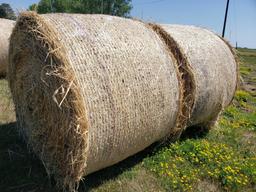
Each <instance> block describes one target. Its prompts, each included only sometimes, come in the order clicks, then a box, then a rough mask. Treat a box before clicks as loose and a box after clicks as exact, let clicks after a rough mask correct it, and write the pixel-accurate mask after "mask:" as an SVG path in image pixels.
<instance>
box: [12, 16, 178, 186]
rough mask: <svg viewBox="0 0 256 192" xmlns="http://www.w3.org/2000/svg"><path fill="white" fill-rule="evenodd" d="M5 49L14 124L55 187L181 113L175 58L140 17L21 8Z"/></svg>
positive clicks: (123, 154) (139, 145)
mask: <svg viewBox="0 0 256 192" xmlns="http://www.w3.org/2000/svg"><path fill="white" fill-rule="evenodd" d="M9 57H10V64H9V71H10V75H9V84H10V88H11V92H12V95H13V99H14V103H15V107H16V115H17V120H18V122H19V124H20V130H21V133H22V134H23V135H24V137H25V139H26V141H27V142H28V143H29V144H30V146H31V147H32V149H33V151H34V152H35V153H36V154H37V155H38V156H39V157H40V159H41V160H42V162H43V164H44V166H45V168H46V170H47V172H48V174H54V175H55V178H56V180H57V183H58V186H60V187H62V188H64V189H70V190H71V189H74V188H75V186H76V184H77V183H78V182H79V181H80V179H81V178H82V177H83V176H85V175H87V174H89V173H92V172H94V171H97V170H99V169H102V168H104V167H107V166H110V165H112V164H115V163H117V162H119V161H121V160H123V159H125V158H127V157H128V156H130V155H133V154H135V153H136V152H138V151H141V150H143V149H144V148H145V147H147V146H149V145H150V144H152V143H154V142H155V141H158V140H160V139H162V138H164V137H166V136H168V135H169V134H170V133H171V132H172V130H173V128H174V127H175V124H176V123H177V121H176V120H177V119H178V116H179V115H180V109H181V106H180V104H181V102H180V100H182V97H181V94H180V84H179V83H178V77H177V73H178V69H177V67H176V64H177V63H176V61H175V59H173V57H171V55H170V52H169V51H168V50H167V49H166V45H165V44H164V43H163V42H162V41H161V39H160V38H159V36H158V35H157V34H156V33H155V32H154V31H153V30H152V29H151V28H149V27H148V25H146V24H143V23H142V22H139V21H134V20H130V19H124V18H118V17H112V16H106V15H105V16H103V15H79V14H75V15H72V14H46V15H37V14H36V13H33V12H25V13H22V14H21V15H20V17H19V19H18V21H17V23H16V26H15V28H14V31H13V33H12V36H11V42H10V51H9Z"/></svg>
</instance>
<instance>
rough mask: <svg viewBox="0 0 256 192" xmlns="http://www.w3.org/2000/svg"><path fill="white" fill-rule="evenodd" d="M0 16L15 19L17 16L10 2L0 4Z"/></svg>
mask: <svg viewBox="0 0 256 192" xmlns="http://www.w3.org/2000/svg"><path fill="white" fill-rule="evenodd" d="M0 18H5V19H12V20H15V19H16V16H15V14H14V11H13V10H12V8H11V6H10V5H9V4H8V3H2V4H1V5H0Z"/></svg>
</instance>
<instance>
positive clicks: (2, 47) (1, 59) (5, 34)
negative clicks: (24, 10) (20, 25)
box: [0, 18, 14, 78]
mask: <svg viewBox="0 0 256 192" xmlns="http://www.w3.org/2000/svg"><path fill="white" fill-rule="evenodd" d="M13 27H14V21H12V20H8V19H2V18H0V78H2V77H5V76H6V73H7V65H8V49H9V37H10V35H11V32H12V29H13Z"/></svg>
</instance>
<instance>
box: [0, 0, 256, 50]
mask: <svg viewBox="0 0 256 192" xmlns="http://www.w3.org/2000/svg"><path fill="white" fill-rule="evenodd" d="M38 1H39V0H0V3H3V2H5V3H9V4H10V5H11V6H12V7H13V8H14V9H15V10H16V11H17V10H19V11H21V10H25V9H26V8H28V6H29V5H31V4H32V3H37V2H38ZM132 4H133V9H132V11H131V15H132V16H133V17H137V18H140V19H143V20H146V21H152V22H158V23H171V24H174V23H176V24H189V25H196V26H201V27H205V28H208V29H211V30H213V31H215V32H217V33H219V34H221V32H222V26H223V19H224V12H225V6H226V0H132ZM229 8H230V9H229V15H228V21H227V28H226V33H225V38H226V39H228V40H229V41H231V43H232V44H233V45H235V42H236V41H237V43H238V46H240V47H248V48H256V0H230V7H229Z"/></svg>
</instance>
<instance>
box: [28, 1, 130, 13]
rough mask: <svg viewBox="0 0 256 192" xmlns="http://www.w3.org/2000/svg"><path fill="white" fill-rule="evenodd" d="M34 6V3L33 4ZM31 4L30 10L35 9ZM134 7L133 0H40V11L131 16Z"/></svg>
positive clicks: (38, 8)
mask: <svg viewBox="0 0 256 192" xmlns="http://www.w3.org/2000/svg"><path fill="white" fill-rule="evenodd" d="M31 6H32V5H31ZM31 6H30V8H29V9H30V10H33V9H32V8H33V7H31ZM131 9H132V5H131V0H40V2H39V3H38V5H37V12H38V13H51V12H58V13H63V12H66V13H89V14H93V13H102V14H108V15H117V16H122V17H127V16H129V13H130V11H131Z"/></svg>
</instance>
